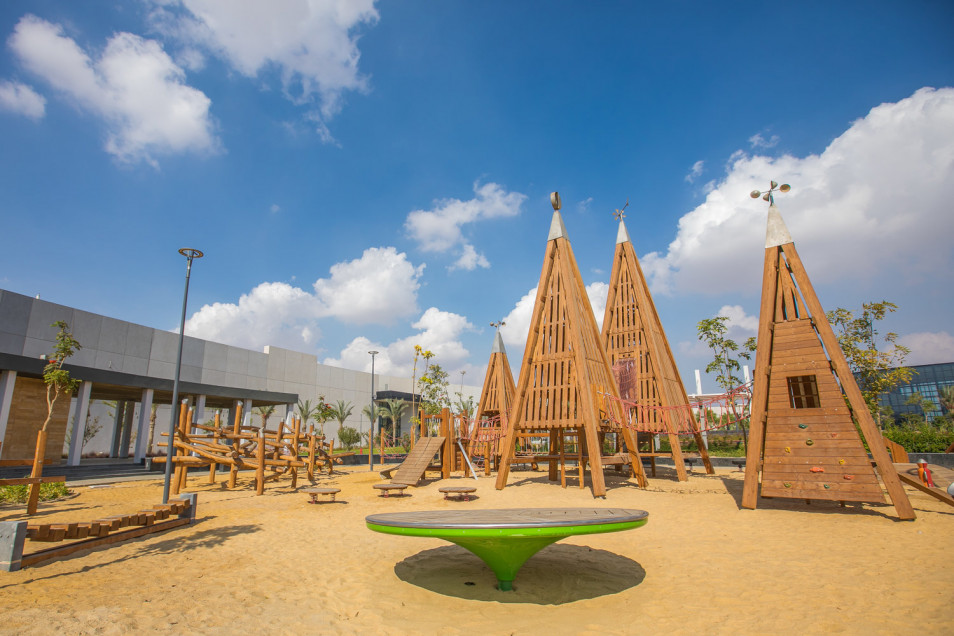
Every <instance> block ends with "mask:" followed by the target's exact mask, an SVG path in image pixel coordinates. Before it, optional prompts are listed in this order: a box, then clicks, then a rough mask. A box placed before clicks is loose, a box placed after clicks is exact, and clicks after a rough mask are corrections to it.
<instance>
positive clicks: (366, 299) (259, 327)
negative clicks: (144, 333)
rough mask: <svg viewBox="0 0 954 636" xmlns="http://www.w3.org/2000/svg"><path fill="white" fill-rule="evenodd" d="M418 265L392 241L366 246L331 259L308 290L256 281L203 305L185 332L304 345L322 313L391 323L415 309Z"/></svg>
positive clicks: (252, 344) (250, 343)
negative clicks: (234, 297)
mask: <svg viewBox="0 0 954 636" xmlns="http://www.w3.org/2000/svg"><path fill="white" fill-rule="evenodd" d="M423 271H424V265H420V266H418V267H414V266H413V265H412V264H411V263H409V262H408V260H407V256H406V255H405V254H403V253H401V254H399V253H398V252H397V250H395V249H394V248H393V247H381V248H369V249H367V250H365V251H364V253H363V254H362V255H361V258H357V259H354V260H352V261H348V262H344V263H337V264H335V265H333V266H332V267H331V277H330V278H320V279H318V280H317V281H315V284H314V289H315V292H314V293H313V294H312V293H308V292H307V291H305V290H303V289H301V288H299V287H294V286H292V285H289V284H287V283H261V284H260V285H258V286H256V287H255V288H254V289H252V290H251V291H250V292H249V293H247V294H243V295H242V296H241V297H240V298H239V301H238V303H213V304H211V305H204V306H203V307H202V308H201V309H199V310H198V311H197V312H195V313H194V314H193V315H192V317H191V318H189V320H188V321H187V322H186V333H187V334H188V335H190V336H196V337H198V338H206V339H208V340H214V341H216V342H224V343H226V344H232V345H235V346H239V347H246V348H250V349H261V348H262V347H263V346H265V345H276V346H280V347H285V348H289V349H294V350H296V351H304V350H309V349H310V348H312V347H313V345H314V344H315V343H316V342H317V341H318V340H319V338H320V336H321V328H320V321H321V320H322V319H326V318H336V319H338V320H341V321H344V322H348V323H352V324H367V323H377V324H390V323H392V322H394V321H395V320H396V319H398V318H400V317H403V316H408V315H410V314H413V313H414V312H416V311H417V290H418V288H419V287H420V283H419V281H418V279H419V278H420V276H421V274H422V273H423Z"/></svg>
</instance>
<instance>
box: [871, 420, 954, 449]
mask: <svg viewBox="0 0 954 636" xmlns="http://www.w3.org/2000/svg"><path fill="white" fill-rule="evenodd" d="M884 436H885V437H887V438H888V439H890V440H891V441H892V442H895V443H896V444H901V446H904V450H906V451H908V452H909V453H943V452H944V451H946V450H947V449H948V447H949V446H950V445H951V444H954V432H950V431H943V430H938V429H936V428H930V427H928V426H924V427H918V428H915V429H910V428H897V427H890V428H888V429H887V430H886V431H885V432H884Z"/></svg>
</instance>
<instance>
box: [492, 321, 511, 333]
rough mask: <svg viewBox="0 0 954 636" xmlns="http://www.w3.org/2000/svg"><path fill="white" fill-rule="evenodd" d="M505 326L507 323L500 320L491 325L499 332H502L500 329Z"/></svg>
mask: <svg viewBox="0 0 954 636" xmlns="http://www.w3.org/2000/svg"><path fill="white" fill-rule="evenodd" d="M505 324H507V323H505V322H504V321H503V320H498V321H496V322H492V323H490V326H491V327H496V329H497V331H500V328H501V327H503V326H504V325H505Z"/></svg>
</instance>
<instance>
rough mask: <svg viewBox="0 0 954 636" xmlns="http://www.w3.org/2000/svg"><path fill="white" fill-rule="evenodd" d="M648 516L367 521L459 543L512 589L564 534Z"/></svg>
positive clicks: (624, 526) (624, 525)
mask: <svg viewBox="0 0 954 636" xmlns="http://www.w3.org/2000/svg"><path fill="white" fill-rule="evenodd" d="M645 524H646V519H640V520H638V521H625V522H620V523H605V524H599V525H578V526H559V527H542V528H420V527H399V526H388V525H381V524H376V523H371V522H368V523H367V526H368V528H370V529H371V530H374V531H375V532H383V533H385V534H400V535H404V536H413V537H434V538H435V539H444V540H445V541H450V542H451V543H456V544H457V545H459V546H460V547H462V548H464V549H465V550H468V551H470V552H471V553H473V554H474V555H476V556H477V557H478V558H480V560H482V561H483V562H484V563H486V564H487V566H488V567H489V568H490V569H491V570H493V572H494V574H495V575H496V577H497V588H498V589H500V590H504V591H509V590H512V589H513V580H514V578H515V577H516V576H517V572H518V571H519V570H520V568H521V567H523V564H524V563H526V562H527V559H529V558H530V557H532V556H533V555H534V554H536V553H537V552H539V551H540V550H542V549H543V548H545V547H547V546H548V545H550V544H551V543H555V542H557V541H559V540H560V539H563V538H564V537H568V536H571V535H577V534H601V533H604V532H618V531H620V530H629V529H631V528H638V527H640V526H642V525H645Z"/></svg>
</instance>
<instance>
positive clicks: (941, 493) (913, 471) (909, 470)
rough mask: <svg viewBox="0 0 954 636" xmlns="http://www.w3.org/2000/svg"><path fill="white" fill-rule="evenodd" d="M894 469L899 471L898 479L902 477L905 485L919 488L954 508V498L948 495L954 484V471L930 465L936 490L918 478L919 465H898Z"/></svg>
mask: <svg viewBox="0 0 954 636" xmlns="http://www.w3.org/2000/svg"><path fill="white" fill-rule="evenodd" d="M894 467H895V469H896V470H897V471H898V477H900V478H901V481H902V482H904V483H905V484H907V485H909V486H911V487H913V488H917V489H918V490H920V491H921V492H923V493H927V494H929V495H931V496H932V497H934V498H935V499H939V500H941V501H943V502H944V503H946V504H948V505H950V506H954V497H951V496H950V495H949V494H947V487H948V485H950V484H951V483H952V482H954V471H951V470H950V469H948V468H944V467H943V466H935V465H934V464H928V469H929V470H930V471H931V476H932V477H933V478H934V484H935V486H936V487H935V488H931V487H930V486H925V485H924V484H923V483H921V479H920V478H919V477H918V465H917V464H910V463H908V464H905V463H896V464H895V465H894Z"/></svg>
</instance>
